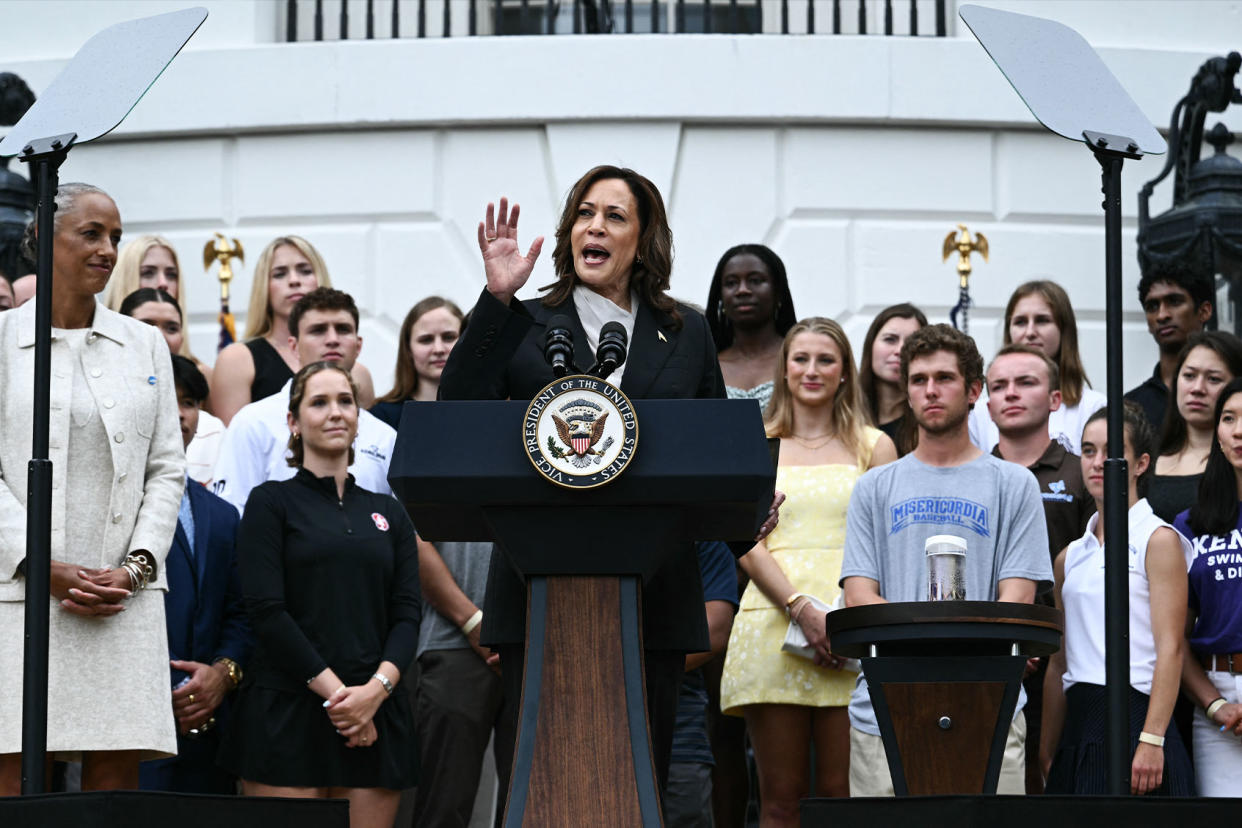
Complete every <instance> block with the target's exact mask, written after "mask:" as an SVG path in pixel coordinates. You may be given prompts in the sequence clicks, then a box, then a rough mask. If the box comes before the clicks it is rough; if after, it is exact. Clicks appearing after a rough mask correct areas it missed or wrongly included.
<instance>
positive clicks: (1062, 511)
mask: <svg viewBox="0 0 1242 828" xmlns="http://www.w3.org/2000/svg"><path fill="white" fill-rule="evenodd" d="M992 454H993V455H995V456H996V457H1000V458H1001V459H1002V460H1004V459H1005V458H1004V457H1003V456H1002V455H1001V453H1000V446H999V445H997V446H996V447H995V448H993V449H992ZM1028 468H1029V469H1030V470H1031V473H1032V474H1034V475H1035V480H1036V481H1037V482H1038V483H1039V496H1040V497H1041V498H1042V499H1043V501H1044V520H1045V521H1046V522H1047V524H1048V554H1049V555H1050V556H1051V559H1052V560H1054V561H1055V560H1056V557H1057V555H1058V554H1059V553H1060V552H1061V550H1062V549H1064V548H1065V547H1067V546H1069V544H1070V542H1071V541H1075V540H1077V539H1078V538H1081V537H1082V535H1083V533H1084V532H1085V531H1087V519H1088V518H1090V517H1091V516H1092V515H1093V514H1095V500H1094V499H1093V498H1092V497H1091V495H1089V494H1087V487H1086V486H1085V485H1083V482H1082V461H1081V459H1080V458H1079V456H1078V455H1077V454H1074V453H1073V452H1071V451H1066V450H1065V447H1064V446H1062V445H1061V444H1060V443H1059V442H1057V441H1056V440H1050V441H1049V442H1048V449H1047V450H1046V451H1045V452H1044V453H1043V454H1042V455H1041V456H1040V458H1039V459H1038V460H1036V461H1035V465H1033V466H1028Z"/></svg>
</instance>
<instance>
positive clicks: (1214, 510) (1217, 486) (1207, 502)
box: [1188, 377, 1242, 535]
mask: <svg viewBox="0 0 1242 828" xmlns="http://www.w3.org/2000/svg"><path fill="white" fill-rule="evenodd" d="M1237 394H1242V377H1235V378H1234V379H1232V380H1230V382H1229V384H1228V385H1226V386H1225V387H1224V388H1223V389H1221V392H1220V397H1218V398H1217V400H1216V417H1215V423H1216V428H1213V429H1212V448H1211V451H1210V452H1209V453H1208V461H1207V468H1206V469H1204V471H1203V479H1202V480H1200V481H1199V498H1198V500H1196V501H1195V503H1194V505H1193V506H1191V507H1190V515H1189V516H1188V517H1189V519H1190V521H1189V522H1190V531H1192V532H1194V533H1195V534H1196V535H1227V534H1229V533H1230V532H1232V531H1233V530H1234V529H1236V528H1237V526H1238V501H1239V500H1242V492H1239V491H1238V476H1237V472H1236V471H1235V470H1234V467H1233V464H1232V463H1230V462H1229V460H1228V458H1226V457H1225V451H1224V449H1222V448H1221V446H1220V434H1219V430H1220V418H1221V415H1222V414H1223V413H1224V411H1225V404H1226V403H1227V402H1229V398H1230V397H1233V396H1235V395H1237Z"/></svg>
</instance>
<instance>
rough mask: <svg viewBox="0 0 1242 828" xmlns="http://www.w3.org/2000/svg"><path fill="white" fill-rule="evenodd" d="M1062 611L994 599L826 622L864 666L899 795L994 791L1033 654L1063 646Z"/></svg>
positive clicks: (857, 612)
mask: <svg viewBox="0 0 1242 828" xmlns="http://www.w3.org/2000/svg"><path fill="white" fill-rule="evenodd" d="M1062 626H1063V620H1062V615H1061V612H1060V610H1056V609H1052V608H1050V607H1040V606H1033V605H1031V604H1008V603H999V602H993V601H927V602H911V603H898V604H872V605H870V606H864V607H852V608H850V609H844V610H838V611H837V612H834V613H830V614H829V616H828V634H829V636H831V639H832V651H833V652H834V653H838V654H840V655H846V656H851V657H854V658H861V659H862V664H863V674H864V675H865V676H866V677H867V688H868V691H869V692H870V694H871V703H872V705H873V706H874V708H875V714H876V721H877V723H878V724H879V726H880V735H881V737H882V738H883V739H884V750H885V753H886V754H887V755H888V767H889V770H890V772H891V773H892V775H893V790H894V791H895V792H896V794H897V795H898V796H906V795H912V796H925V795H931V794H967V793H974V794H978V793H996V783H997V780H998V778H999V776H1000V767H1001V758H1002V757H1003V756H1004V752H1005V740H1006V737H1007V735H1008V733H1009V724H1010V722H1011V721H1012V720H1013V713H1014V707H1015V706H1016V705H1017V702H1018V692H1019V690H1020V689H1021V686H1022V675H1023V670H1024V668H1025V666H1026V659H1027V658H1028V657H1030V656H1044V655H1051V654H1052V653H1055V652H1056V651H1057V650H1058V649H1060V646H1061V629H1062Z"/></svg>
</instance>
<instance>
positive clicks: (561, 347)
mask: <svg viewBox="0 0 1242 828" xmlns="http://www.w3.org/2000/svg"><path fill="white" fill-rule="evenodd" d="M543 358H544V359H546V360H547V361H548V364H549V365H551V366H552V373H553V374H554V375H556V376H557V377H563V376H565V375H566V374H568V373H569V372H570V370H571V369H572V370H574V371H577V369H576V368H575V367H574V337H573V334H572V333H570V331H569V317H568V316H565V315H564V314H562V313H558V314H557V315H556V316H553V317H552V318H551V319H549V320H548V332H547V334H545V335H544V339H543Z"/></svg>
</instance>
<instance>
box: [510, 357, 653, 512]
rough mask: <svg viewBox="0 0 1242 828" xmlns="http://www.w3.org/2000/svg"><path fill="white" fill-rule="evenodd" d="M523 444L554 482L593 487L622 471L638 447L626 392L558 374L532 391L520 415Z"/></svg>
mask: <svg viewBox="0 0 1242 828" xmlns="http://www.w3.org/2000/svg"><path fill="white" fill-rule="evenodd" d="M522 445H523V448H524V449H525V450H526V456H527V457H529V458H530V462H531V463H533V464H534V466H535V468H536V469H537V470H538V471H539V473H540V474H542V475H543V476H544V477H546V478H547V479H548V480H550V481H552V482H553V483H555V484H556V485H558V486H564V487H565V488H567V489H593V488H595V487H596V486H603V485H604V484H605V483H609V482H611V481H612V480H614V479H616V477H617V475H619V474H621V472H623V471H625V468H626V466H628V465H629V463H630V460H631V459H632V458H633V457H634V450H635V448H637V446H638V417H637V415H635V413H634V408H633V406H632V405H630V399H629V397H627V396H625V394H623V393H621V389H619V388H617V387H616V386H614V385H611V384H609V383H607V382H604V381H603V380H601V379H596V378H595V377H589V376H585V375H581V374H576V375H573V376H568V377H562V378H560V379H558V380H554V381H552V382H551V383H549V384H548V385H547V386H546V387H545V388H544V389H543V390H542V391H540V392H539V393H538V394H536V395H535V397H534V399H532V400H531V401H530V406H529V407H528V408H527V409H526V416H525V417H523V418H522Z"/></svg>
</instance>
